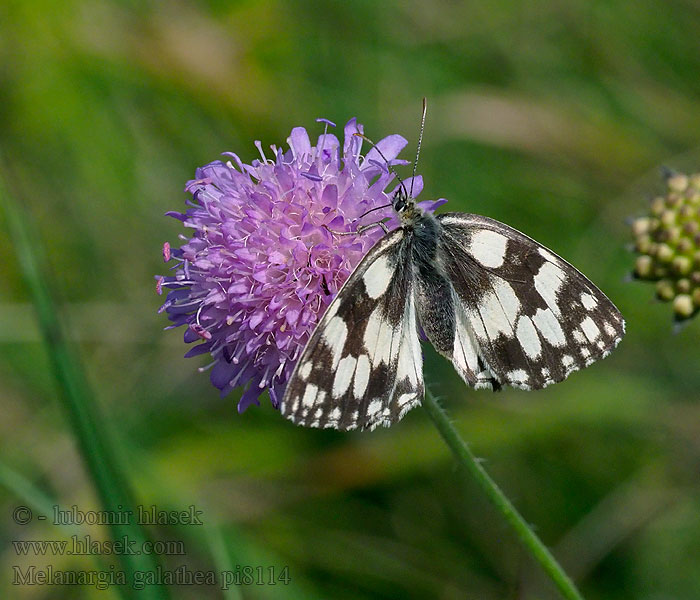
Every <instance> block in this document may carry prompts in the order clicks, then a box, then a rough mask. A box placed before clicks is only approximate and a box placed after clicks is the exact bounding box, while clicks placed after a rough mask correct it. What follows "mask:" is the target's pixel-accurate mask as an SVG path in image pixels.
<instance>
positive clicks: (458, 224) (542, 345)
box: [436, 213, 624, 389]
mask: <svg viewBox="0 0 700 600" xmlns="http://www.w3.org/2000/svg"><path fill="white" fill-rule="evenodd" d="M437 220H438V222H439V223H440V224H441V226H442V231H441V234H440V236H439V243H438V250H437V255H436V261H437V264H438V265H439V266H440V268H441V270H442V271H443V272H444V274H445V276H446V277H447V279H449V281H450V283H451V286H452V296H453V299H454V302H453V305H454V313H455V314H454V323H455V324H454V338H453V345H452V348H451V351H450V349H447V351H444V350H441V351H442V353H443V354H445V356H447V358H449V359H450V360H452V362H453V364H454V366H455V368H456V369H457V371H458V372H459V373H460V375H461V376H462V378H463V379H464V380H465V381H466V382H467V383H468V384H470V385H472V386H474V387H490V388H494V389H496V388H498V387H500V386H501V385H504V384H506V385H511V386H516V387H520V388H523V389H539V388H543V387H545V386H547V385H549V384H551V383H556V382H558V381H562V380H563V379H565V378H566V377H567V376H568V375H569V374H570V373H572V372H573V371H576V370H578V369H581V368H584V367H587V366H588V365H590V364H591V363H593V362H594V361H596V360H598V359H600V358H603V357H605V356H607V354H608V353H610V351H611V350H612V349H613V348H615V346H617V344H618V343H619V341H620V340H621V339H622V336H623V334H624V321H623V319H622V315H621V314H620V312H619V311H618V310H617V308H616V307H615V305H614V304H613V303H612V302H611V301H610V300H608V298H607V297H606V296H605V294H603V292H601V291H600V290H599V289H598V288H597V287H596V286H595V285H593V284H592V283H591V282H590V281H589V280H588V279H587V278H586V277H585V276H584V275H582V274H581V273H580V272H579V271H578V270H576V269H575V268H574V267H573V266H571V265H570V264H569V263H567V262H566V261H565V260H563V259H562V258H560V257H558V256H556V255H555V254H554V253H553V252H551V251H549V250H547V249H546V248H544V247H543V246H541V245H540V244H538V243H537V242H535V241H534V240H532V239H530V238H529V237H527V236H526V235H524V234H522V233H520V232H519V231H517V230H515V229H513V228H512V227H509V226H507V225H504V224H503V223H499V222H498V221H495V220H493V219H489V218H487V217H482V216H479V215H472V214H464V213H448V214H443V215H440V216H438V217H437ZM438 349H439V348H438ZM439 350H440V349H439Z"/></svg>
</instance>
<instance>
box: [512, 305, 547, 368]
mask: <svg viewBox="0 0 700 600" xmlns="http://www.w3.org/2000/svg"><path fill="white" fill-rule="evenodd" d="M515 335H516V336H517V338H518V342H519V343H520V345H521V346H522V347H523V350H524V352H525V354H527V355H528V357H529V358H532V359H535V358H537V357H538V356H539V355H540V353H541V352H542V343H541V342H540V336H539V335H538V333H537V329H535V326H534V325H533V324H532V320H531V319H530V317H528V316H526V315H523V316H522V317H520V318H519V319H518V327H517V329H516V330H515Z"/></svg>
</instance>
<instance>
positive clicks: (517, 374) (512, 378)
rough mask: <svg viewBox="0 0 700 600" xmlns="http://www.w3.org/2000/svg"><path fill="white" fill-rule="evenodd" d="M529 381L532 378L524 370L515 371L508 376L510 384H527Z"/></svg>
mask: <svg viewBox="0 0 700 600" xmlns="http://www.w3.org/2000/svg"><path fill="white" fill-rule="evenodd" d="M529 379H530V376H529V375H528V374H527V371H525V370H523V369H514V370H513V371H510V372H509V373H508V375H506V380H507V381H508V382H509V383H526V382H527V381H528V380H529Z"/></svg>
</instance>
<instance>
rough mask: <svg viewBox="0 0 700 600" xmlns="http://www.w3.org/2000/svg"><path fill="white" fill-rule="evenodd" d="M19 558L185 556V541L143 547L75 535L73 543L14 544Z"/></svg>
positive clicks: (126, 540)
mask: <svg viewBox="0 0 700 600" xmlns="http://www.w3.org/2000/svg"><path fill="white" fill-rule="evenodd" d="M12 545H13V546H14V549H15V553H16V554H17V555H18V556H47V555H49V556H56V555H66V556H83V555H94V554H106V555H124V554H133V555H138V554H153V555H158V556H184V555H185V554H187V553H186V552H185V544H184V542H182V541H181V540H163V541H155V542H152V541H150V540H146V541H144V542H142V543H140V544H138V543H137V542H136V540H130V539H129V538H128V537H127V536H123V537H122V538H121V539H119V540H115V541H112V540H97V539H93V538H92V537H90V536H89V535H85V536H80V537H79V536H77V535H74V536H72V537H71V538H70V540H15V541H13V542H12Z"/></svg>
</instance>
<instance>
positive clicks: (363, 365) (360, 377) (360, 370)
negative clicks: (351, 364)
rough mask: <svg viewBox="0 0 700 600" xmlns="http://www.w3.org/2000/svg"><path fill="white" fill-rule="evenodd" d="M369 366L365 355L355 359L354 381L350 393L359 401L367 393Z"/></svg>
mask: <svg viewBox="0 0 700 600" xmlns="http://www.w3.org/2000/svg"><path fill="white" fill-rule="evenodd" d="M369 372H370V364H369V358H367V355H366V354H362V355H360V356H358V357H357V366H356V367H355V381H354V382H353V386H352V392H353V394H354V395H355V398H357V399H358V400H359V399H361V398H362V397H363V396H364V395H365V392H366V391H367V384H368V383H369Z"/></svg>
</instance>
